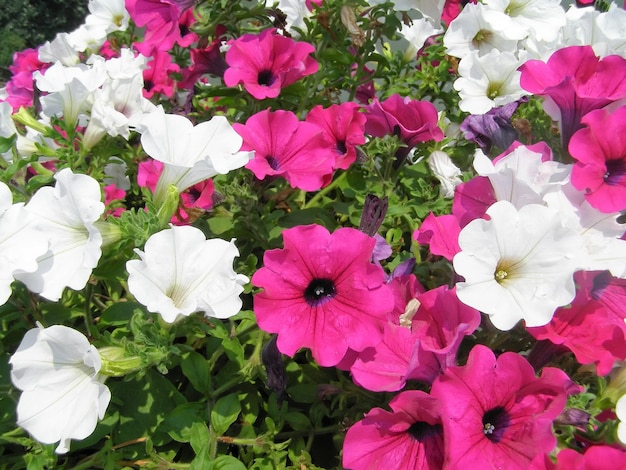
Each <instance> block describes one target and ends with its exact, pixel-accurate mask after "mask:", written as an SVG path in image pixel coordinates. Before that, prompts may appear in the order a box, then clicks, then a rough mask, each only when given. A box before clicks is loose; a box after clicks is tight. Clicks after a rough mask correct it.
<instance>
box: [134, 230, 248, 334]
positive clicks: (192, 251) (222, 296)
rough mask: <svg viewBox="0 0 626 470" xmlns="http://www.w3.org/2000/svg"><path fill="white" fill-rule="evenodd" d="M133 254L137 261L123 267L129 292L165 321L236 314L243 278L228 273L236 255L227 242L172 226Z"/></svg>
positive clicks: (171, 321)
mask: <svg viewBox="0 0 626 470" xmlns="http://www.w3.org/2000/svg"><path fill="white" fill-rule="evenodd" d="M135 252H136V253H137V254H138V255H139V257H140V258H141V259H140V260H130V261H128V262H127V263H126V270H127V271H128V274H129V276H128V289H129V290H130V292H131V294H133V295H134V296H135V298H136V299H137V301H138V302H140V303H142V304H143V305H145V306H146V307H147V308H148V310H150V311H151V312H156V313H158V314H159V315H161V317H162V318H163V320H165V321H166V322H168V323H173V322H175V321H176V320H177V319H180V318H182V317H185V316H189V315H191V314H192V313H194V312H203V313H204V314H205V315H206V316H209V317H215V318H228V317H231V316H233V315H235V314H237V313H238V312H239V310H240V309H241V305H242V302H241V299H240V298H239V294H241V293H242V292H243V285H245V284H247V283H248V278H247V277H246V276H244V275H242V274H237V273H236V272H235V271H234V270H233V267H232V266H233V261H234V258H235V257H236V256H239V252H238V250H237V247H236V246H235V244H234V243H233V242H232V241H231V242H227V241H225V240H221V239H219V238H215V239H209V240H207V239H206V237H205V236H204V234H203V233H202V231H201V230H200V229H197V228H195V227H191V226H172V227H170V228H169V229H165V230H162V231H160V232H157V233H155V234H154V235H152V236H151V237H150V238H148V241H147V242H146V245H145V247H144V251H141V250H135Z"/></svg>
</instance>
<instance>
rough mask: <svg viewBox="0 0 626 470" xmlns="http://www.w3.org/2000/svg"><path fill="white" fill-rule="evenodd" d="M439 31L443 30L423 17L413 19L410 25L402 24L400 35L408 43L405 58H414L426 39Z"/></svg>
mask: <svg viewBox="0 0 626 470" xmlns="http://www.w3.org/2000/svg"><path fill="white" fill-rule="evenodd" d="M441 32H443V29H442V28H435V27H434V26H433V25H432V23H431V22H429V21H427V20H425V19H424V18H419V19H417V20H413V22H412V23H411V25H410V26H408V25H406V24H403V25H402V29H401V30H400V35H401V36H402V37H403V38H404V39H406V40H407V42H408V43H409V46H408V47H407V50H406V52H405V53H404V56H405V57H406V58H407V59H415V56H416V54H417V52H418V51H419V50H420V49H421V48H422V47H424V44H425V43H426V40H427V39H428V38H429V37H431V36H434V35H435V34H439V33H441Z"/></svg>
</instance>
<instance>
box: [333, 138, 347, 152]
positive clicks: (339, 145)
mask: <svg viewBox="0 0 626 470" xmlns="http://www.w3.org/2000/svg"><path fill="white" fill-rule="evenodd" d="M336 149H337V152H338V153H339V154H341V155H343V154H344V153H346V151H347V150H348V149H347V147H346V142H345V141H344V140H338V141H337V147H336Z"/></svg>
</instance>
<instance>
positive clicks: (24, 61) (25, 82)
mask: <svg viewBox="0 0 626 470" xmlns="http://www.w3.org/2000/svg"><path fill="white" fill-rule="evenodd" d="M50 65H52V64H46V63H44V62H41V61H40V60H39V51H38V50H37V49H24V50H23V51H21V52H16V53H15V54H13V64H12V65H9V70H10V72H11V74H12V76H11V79H10V80H9V81H8V82H7V84H6V93H7V97H6V99H5V101H6V102H7V103H9V104H10V105H11V108H12V109H13V111H17V110H19V109H20V108H21V107H22V106H23V107H25V108H28V107H30V106H32V105H33V97H34V83H35V82H34V80H33V73H34V72H35V71H37V70H38V71H40V72H42V73H43V72H44V71H45V70H46V69H47V68H48V67H50Z"/></svg>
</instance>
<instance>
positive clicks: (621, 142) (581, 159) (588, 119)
mask: <svg viewBox="0 0 626 470" xmlns="http://www.w3.org/2000/svg"><path fill="white" fill-rule="evenodd" d="M582 123H583V124H584V125H586V126H587V127H584V128H583V129H580V130H579V131H578V132H576V133H575V134H574V135H573V136H572V138H571V140H570V143H569V151H570V154H571V155H572V156H573V157H574V158H575V159H576V164H575V165H574V168H573V169H572V185H574V187H575V188H577V189H580V190H583V191H585V198H586V199H587V201H589V204H591V205H592V206H593V207H595V208H597V209H599V210H601V211H603V212H618V211H621V210H623V209H626V106H622V107H621V108H618V109H616V110H615V111H614V112H612V113H611V112H610V111H608V110H604V109H598V110H595V111H592V112H590V113H588V114H586V115H585V116H584V117H583V118H582Z"/></svg>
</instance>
